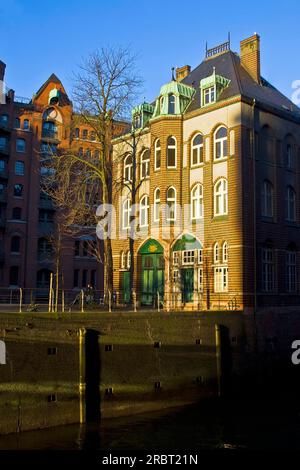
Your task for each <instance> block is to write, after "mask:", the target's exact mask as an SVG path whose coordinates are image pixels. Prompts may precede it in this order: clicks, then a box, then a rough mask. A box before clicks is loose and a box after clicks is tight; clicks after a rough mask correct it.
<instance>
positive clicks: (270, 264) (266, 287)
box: [261, 248, 275, 292]
mask: <svg viewBox="0 0 300 470" xmlns="http://www.w3.org/2000/svg"><path fill="white" fill-rule="evenodd" d="M261 260H262V290H263V292H274V290H275V263H274V250H273V249H272V248H263V249H262V257H261Z"/></svg>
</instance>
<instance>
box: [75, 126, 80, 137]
mask: <svg viewBox="0 0 300 470" xmlns="http://www.w3.org/2000/svg"><path fill="white" fill-rule="evenodd" d="M79 136H80V130H79V128H78V127H76V129H75V139H79Z"/></svg>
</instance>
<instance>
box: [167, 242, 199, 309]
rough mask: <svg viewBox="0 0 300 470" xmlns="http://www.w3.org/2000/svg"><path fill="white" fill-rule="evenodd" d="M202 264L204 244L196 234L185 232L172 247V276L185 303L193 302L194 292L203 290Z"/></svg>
mask: <svg viewBox="0 0 300 470" xmlns="http://www.w3.org/2000/svg"><path fill="white" fill-rule="evenodd" d="M202 264H203V260H202V245H201V243H200V242H199V240H198V239H197V238H196V237H195V236H193V235H190V234H184V235H182V236H181V237H180V238H179V239H178V240H176V242H175V243H174V245H173V248H172V270H173V273H172V278H173V280H174V283H175V284H177V285H178V288H179V289H180V290H181V293H182V301H183V302H184V303H188V302H193V300H194V292H195V291H198V292H201V290H202V280H203V268H202Z"/></svg>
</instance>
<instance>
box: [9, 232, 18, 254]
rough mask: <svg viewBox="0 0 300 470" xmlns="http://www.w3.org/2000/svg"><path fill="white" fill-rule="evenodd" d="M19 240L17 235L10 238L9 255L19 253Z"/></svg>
mask: <svg viewBox="0 0 300 470" xmlns="http://www.w3.org/2000/svg"><path fill="white" fill-rule="evenodd" d="M20 244H21V238H20V237H19V236H18V235H14V236H13V237H11V241H10V251H11V253H20Z"/></svg>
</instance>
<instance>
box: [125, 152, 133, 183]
mask: <svg viewBox="0 0 300 470" xmlns="http://www.w3.org/2000/svg"><path fill="white" fill-rule="evenodd" d="M128 159H131V163H127V160H128ZM132 167H133V164H132V155H131V154H128V155H127V156H126V157H125V158H124V181H125V182H126V183H129V182H130V181H132V171H133V169H132ZM127 176H128V178H127Z"/></svg>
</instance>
